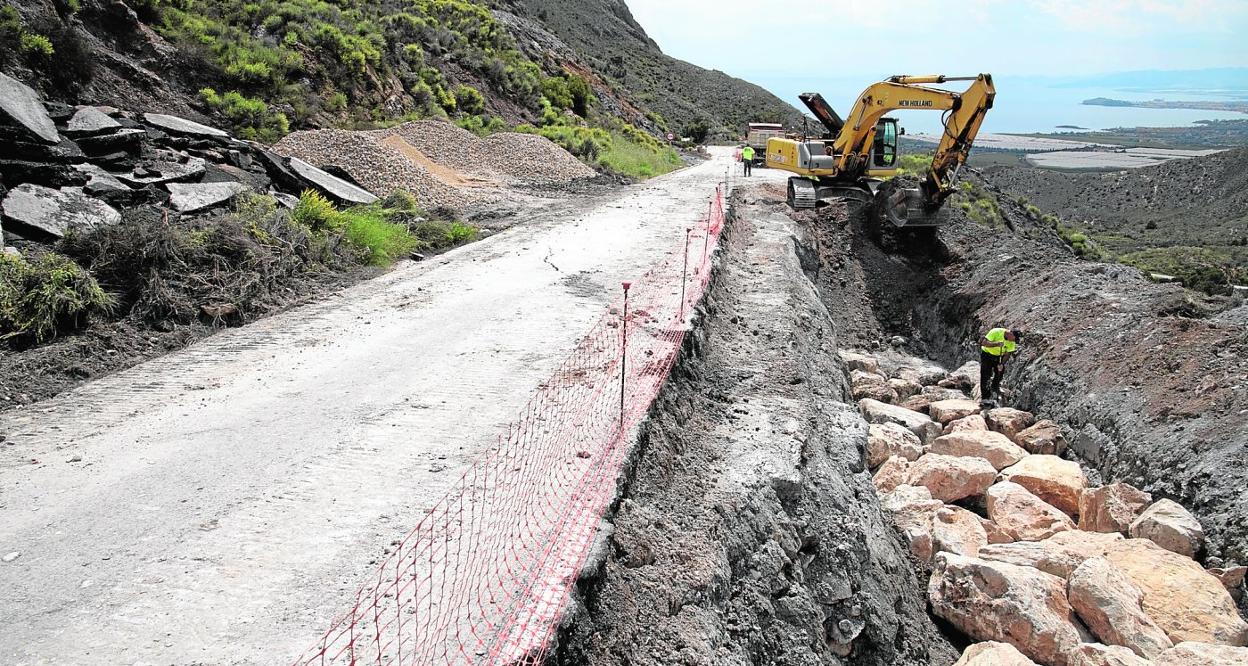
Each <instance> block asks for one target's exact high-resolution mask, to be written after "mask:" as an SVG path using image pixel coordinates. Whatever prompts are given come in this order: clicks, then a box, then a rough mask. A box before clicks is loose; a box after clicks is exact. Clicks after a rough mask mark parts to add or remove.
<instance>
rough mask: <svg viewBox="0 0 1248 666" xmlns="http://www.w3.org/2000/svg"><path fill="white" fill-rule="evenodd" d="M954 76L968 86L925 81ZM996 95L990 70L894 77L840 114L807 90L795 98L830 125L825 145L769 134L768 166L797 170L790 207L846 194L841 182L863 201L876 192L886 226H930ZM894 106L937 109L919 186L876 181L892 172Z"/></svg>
mask: <svg viewBox="0 0 1248 666" xmlns="http://www.w3.org/2000/svg"><path fill="white" fill-rule="evenodd" d="M955 81H970V82H971V84H970V86H969V87H968V88H967V89H966V90H964V91H962V92H954V91H950V90H944V89H941V88H933V87H930V85H929V84H943V83H949V82H955ZM995 97H996V89H995V88H994V86H993V83H992V75H991V74H979V75H977V76H964V77H953V76H945V75H942V74H931V75H922V76H908V75H902V76H893V77H889V78H888V79H886V80H884V81H881V82H879V83H875V84H872V85H871V86H869V87H868V88H867V89H866V90H864V91H863V92H862V94H861V95H859V96H858V99H857V100H855V102H854V106H853V108H852V109H851V110H850V112H849V114H848V115H846V117H845V118H844V119H842V118H841V117H840V116H838V115H837V114H836V112H835V111H833V110H832V107H831V106H829V105H828V103H827V102H826V101H825V100H824V99H823V97H822V96H821V95H819V94H818V93H805V94H803V95H801V96H800V99H801V100H802V102H803V103H804V104H805V105H806V107H807V108H809V109H810V110H811V113H813V114H814V115H815V117H816V118H818V119H819V121H820V122H821V123H823V125H824V127H825V128H827V129H828V135H827V136H828V138H829V139H830V142H829V143H828V146H830V150H829V149H828V147H827V146H822V145H820V143H821V142H805V141H803V142H796V141H793V140H792V139H772V140H771V141H769V142H768V145H767V154H766V159H767V164H768V166H772V167H775V168H779V169H784V170H787V171H790V172H793V173H795V174H798V177H797V178H792V179H790V185H789V189H790V203H791V204H793V205H794V207H807V206H811V205H815V203H817V202H818V201H819V200H820V199H823V198H833V197H836V198H845V197H844V192H845V191H846V189H847V188H852V187H857V188H859V189H861V190H864V191H865V192H866V193H867V195H868V196H867V199H868V200H869V199H871V198H874V200H875V203H876V204H877V206H876V208H877V210H879V211H880V212H881V217H884V218H885V219H887V220H888V221H889V222H891V223H892V224H894V225H896V226H899V227H902V226H934V225H935V224H937V218H936V217H935V214H936V213H937V212H938V211H939V209H940V207H941V206H942V205H943V203H944V201H945V199H946V198H948V197H949V195H950V194H952V193H953V191H954V187H953V180H954V178H956V176H957V171H958V169H959V168H961V166H962V165H963V164H965V163H966V160H967V158H968V156H969V154H970V150H971V145H972V144H973V143H974V141H975V137H976V136H977V135H978V133H979V128H980V126H981V125H982V124H983V120H984V115H985V114H986V113H987V112H988V110H989V109H991V108H992V104H993V100H994V98H995ZM899 110H900V111H910V110H920V111H940V112H942V113H943V116H942V121H943V122H942V124H943V131H942V133H941V138H940V142H939V143H938V144H937V146H936V152H935V155H934V157H933V159H932V166H931V168H929V169H928V170H927V173H926V174H924V179H923V182H922V184H921V185H920V187H919V188H906V189H901V188H899V187H898V186H897V185H896V184H895V183H891V181H883V182H881V181H879V180H875V177H887V176H890V175H894V174H895V173H896V169H897V165H896V162H897V160H896V157H897V152H896V148H897V146H896V136H895V133H896V121H894V120H892V119H891V118H885V116H886V115H887V114H889V113H891V112H893V111H899ZM881 132H882V133H884V135H883V136H881V135H880V133H881ZM889 133H892V136H889ZM882 158H883V159H882ZM825 194H826V197H825ZM856 198H858V199H862V197H861V196H858V197H856Z"/></svg>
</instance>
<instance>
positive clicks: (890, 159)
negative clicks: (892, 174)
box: [870, 118, 901, 175]
mask: <svg viewBox="0 0 1248 666" xmlns="http://www.w3.org/2000/svg"><path fill="white" fill-rule="evenodd" d="M897 135H898V128H897V119H896V118H880V122H879V123H878V124H876V126H875V140H874V141H873V142H872V144H871V162H870V164H871V170H872V171H874V170H876V169H896V168H897V160H898V159H899V158H900V156H901V153H900V152H898V147H897ZM872 175H875V174H872Z"/></svg>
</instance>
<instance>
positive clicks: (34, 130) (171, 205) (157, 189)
mask: <svg viewBox="0 0 1248 666" xmlns="http://www.w3.org/2000/svg"><path fill="white" fill-rule="evenodd" d="M305 189H314V190H318V191H320V192H321V193H322V194H324V195H325V196H327V197H329V198H330V199H331V200H333V201H335V202H337V203H339V204H361V203H371V202H373V201H376V200H377V197H375V196H374V195H373V194H372V193H370V192H369V191H367V190H365V189H364V188H362V187H360V186H358V185H356V184H355V183H353V182H350V181H348V180H346V179H343V178H340V177H338V176H335V175H333V174H331V173H328V172H327V171H325V170H322V169H320V168H317V167H315V166H313V165H311V164H308V163H306V162H304V161H302V160H299V159H292V158H288V157H282V156H280V155H278V154H276V153H274V152H271V151H269V150H267V149H266V148H264V147H263V146H261V145H260V144H257V143H254V142H250V141H241V140H239V139H235V138H233V137H231V136H230V135H229V134H227V133H226V132H224V131H222V130H219V129H217V128H214V127H209V126H207V125H203V124H200V123H197V122H194V121H191V120H188V119H185V118H180V117H177V116H170V115H165V114H159V113H130V112H127V111H121V110H119V109H115V108H111V107H95V106H77V107H74V106H68V105H64V104H58V103H54V102H44V101H43V100H41V99H40V98H39V95H38V94H37V93H36V92H35V91H34V90H32V89H31V88H30V87H28V86H26V85H25V84H23V83H21V82H20V81H17V80H16V79H13V78H11V77H9V76H6V75H4V74H0V245H5V244H15V243H16V244H21V243H50V242H54V241H56V240H58V239H60V238H61V237H63V236H64V235H65V234H67V233H69V232H70V231H74V230H88V229H91V228H95V227H99V226H106V225H113V224H117V223H119V222H120V221H121V219H122V214H121V211H124V210H125V209H127V208H130V207H138V206H158V207H162V208H164V209H165V210H167V211H168V212H169V213H170V214H171V215H174V216H177V215H198V214H203V213H208V212H211V211H213V210H214V209H219V208H222V207H225V206H228V205H230V203H231V202H232V200H233V199H234V198H235V197H237V196H238V195H239V194H240V193H242V192H247V191H254V192H261V193H268V194H272V195H274V196H275V197H277V198H278V199H279V200H280V201H282V202H283V203H284V204H285V205H287V206H293V205H294V204H295V203H296V202H297V199H296V197H297V195H298V194H299V193H300V192H302V191H303V190H305ZM10 251H11V250H10Z"/></svg>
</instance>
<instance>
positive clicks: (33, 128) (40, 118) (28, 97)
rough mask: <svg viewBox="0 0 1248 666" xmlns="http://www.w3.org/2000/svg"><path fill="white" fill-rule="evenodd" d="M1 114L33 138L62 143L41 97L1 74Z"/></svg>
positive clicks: (25, 86) (15, 80) (20, 83)
mask: <svg viewBox="0 0 1248 666" xmlns="http://www.w3.org/2000/svg"><path fill="white" fill-rule="evenodd" d="M0 114H3V116H4V117H6V118H7V119H8V120H9V121H11V122H12V123H13V124H15V125H17V126H18V127H19V128H21V129H23V130H25V131H26V133H28V134H29V135H30V136H31V137H34V138H38V139H39V140H40V141H44V142H46V143H60V142H61V135H60V133H59V132H57V131H56V124H55V123H53V122H52V118H50V117H49V116H48V110H47V109H45V108H44V107H43V102H40V101H39V95H38V94H37V93H36V92H35V91H34V90H32V89H31V88H30V86H27V85H26V84H24V83H22V82H21V81H18V80H17V79H15V78H13V77H10V76H8V75H6V74H4V73H0Z"/></svg>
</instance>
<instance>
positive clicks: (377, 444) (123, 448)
mask: <svg viewBox="0 0 1248 666" xmlns="http://www.w3.org/2000/svg"><path fill="white" fill-rule="evenodd" d="M715 155H716V156H715V159H713V160H711V161H709V162H706V163H703V164H701V165H698V166H695V167H692V168H689V169H685V170H682V171H679V172H676V173H673V174H669V175H668V176H664V177H661V178H656V179H654V180H651V181H649V182H647V183H643V184H639V185H636V186H632V187H630V188H628V189H626V190H624V191H623V192H616V193H614V194H612V195H609V196H608V197H605V198H598V199H592V200H588V201H586V200H582V201H579V202H574V203H571V204H569V205H567V206H564V207H561V208H558V209H556V210H552V211H543V212H541V213H539V214H536V215H535V218H534V219H532V220H530V221H527V222H526V223H524V224H521V225H517V226H516V227H513V228H511V229H509V230H507V231H505V232H503V233H500V234H498V235H496V236H493V237H491V238H488V239H486V240H484V241H481V242H479V243H475V244H473V245H469V246H466V247H464V248H461V249H459V250H456V251H454V252H451V253H448V254H445V255H442V256H439V257H437V258H435V259H433V260H430V261H428V262H424V263H415V264H409V265H404V266H401V267H399V268H398V269H396V270H394V271H392V272H391V273H388V274H387V275H385V276H383V277H381V278H378V279H376V280H372V281H370V282H366V283H363V284H359V285H356V286H354V287H351V288H349V289H347V290H344V291H341V292H338V293H335V294H329V295H326V297H325V298H324V299H322V300H320V301H318V302H316V303H313V304H311V305H308V306H305V307H302V308H299V309H297V310H293V311H290V312H287V313H285V314H282V315H279V316H276V317H273V318H270V319H267V320H263V321H261V322H258V323H256V324H253V325H251V326H247V327H245V328H241V329H236V330H232V331H228V332H225V333H222V334H220V335H217V336H214V337H212V338H210V339H208V340H205V341H204V342H201V343H199V344H196V345H194V346H192V347H190V348H188V349H186V350H184V351H182V352H179V353H175V354H172V355H170V356H166V357H163V358H160V359H157V360H154V361H151V362H149V363H146V364H144V365H141V366H138V367H135V368H133V369H131V370H128V371H125V372H122V373H119V374H116V375H113V376H111V377H108V378H105V379H103V380H100V381H97V382H94V383H91V384H87V385H85V386H83V387H81V388H79V389H77V390H74V391H72V392H69V393H66V394H63V395H61V396H59V397H57V398H54V399H52V400H49V401H46V402H43V403H38V404H36V405H33V406H31V407H29V408H27V409H25V410H21V411H15V412H10V413H6V414H3V415H0V434H3V435H4V436H5V437H7V441H4V442H3V444H0V626H3V627H5V630H4V632H2V633H0V662H2V663H6V664H27V663H72V664H80V663H82V664H97V663H99V664H105V663H107V664H115V663H127V664H133V663H162V664H190V663H212V664H274V663H287V662H289V660H290V659H292V658H293V657H294V656H297V655H298V654H299V653H300V652H302V651H303V649H304V648H306V647H307V646H308V645H309V644H310V643H311V642H312V641H313V640H315V639H316V638H317V637H318V636H319V635H320V634H321V633H322V632H323V631H324V630H325V629H326V628H327V626H328V623H329V621H330V620H331V619H332V617H333V616H335V615H337V614H338V613H340V612H342V611H344V610H345V609H346V608H347V607H348V606H349V605H350V599H351V598H352V597H353V595H354V593H355V590H356V589H357V587H358V586H359V584H360V583H361V582H362V580H363V578H364V576H366V575H367V574H368V573H369V572H370V571H371V570H372V566H371V564H372V562H374V561H376V560H377V559H379V558H381V557H383V556H384V554H383V551H384V548H385V547H386V546H387V545H388V544H390V543H391V541H393V540H394V539H397V538H399V537H400V536H402V535H403V534H404V533H406V531H407V530H408V529H409V528H410V527H411V526H412V525H413V524H414V523H415V522H416V521H417V519H418V516H420V515H421V512H422V511H423V510H425V509H427V508H429V507H431V506H432V505H433V504H434V503H435V502H436V501H437V499H438V498H439V497H440V496H441V495H442V494H443V493H444V492H445V490H446V489H447V488H448V487H449V486H450V485H451V484H452V483H454V481H455V480H456V479H457V478H458V476H459V473H460V472H461V471H462V470H463V468H464V467H465V466H466V464H467V463H468V462H469V461H470V460H471V459H472V458H473V457H474V456H475V455H477V454H478V453H479V452H480V451H481V450H482V449H483V448H484V447H486V446H488V445H489V444H490V443H492V442H493V440H494V437H495V435H496V434H497V432H498V431H499V430H500V429H501V427H502V426H503V425H504V424H506V423H507V422H508V421H509V420H510V419H511V418H512V417H513V415H514V414H515V412H516V411H517V410H518V409H519V408H520V406H521V405H522V404H523V403H524V402H525V400H526V399H527V397H528V396H529V394H530V393H531V392H532V391H533V390H534V389H535V387H536V386H537V385H538V383H539V382H540V381H542V380H543V379H545V378H546V377H547V376H548V374H549V373H550V372H551V371H552V370H553V369H554V368H555V367H556V366H557V365H558V363H559V362H560V361H561V360H562V358H563V357H564V355H565V354H566V352H567V351H568V350H570V349H571V347H572V346H573V344H574V343H575V341H576V340H577V338H578V336H580V335H581V334H582V333H583V332H584V331H585V330H587V329H588V327H589V326H590V325H591V323H592V322H593V321H594V320H595V318H596V317H597V316H598V315H599V314H600V313H601V311H602V307H603V306H604V304H605V303H607V302H608V301H609V300H610V299H611V298H613V297H614V296H615V295H616V293H617V291H618V289H619V282H620V281H621V280H624V279H628V278H630V277H632V276H635V275H637V274H639V273H641V272H642V271H643V270H644V269H645V267H647V266H648V265H649V264H651V263H652V262H654V261H655V260H657V259H658V258H660V257H661V256H662V255H663V253H665V252H667V251H669V250H670V249H672V248H674V247H677V246H678V244H679V243H680V241H681V240H682V239H683V236H684V228H685V227H686V226H687V225H688V224H689V223H691V222H692V221H693V220H694V219H696V218H697V216H698V215H700V214H701V213H702V212H703V211H704V206H705V201H706V200H707V197H708V196H709V195H710V193H711V192H712V191H713V189H714V186H715V182H716V181H717V180H719V179H721V178H722V177H723V175H724V173H725V169H726V168H727V165H728V161H729V157H728V155H727V153H726V152H723V151H720V152H717V153H716V154H715ZM14 554H16V555H14Z"/></svg>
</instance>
